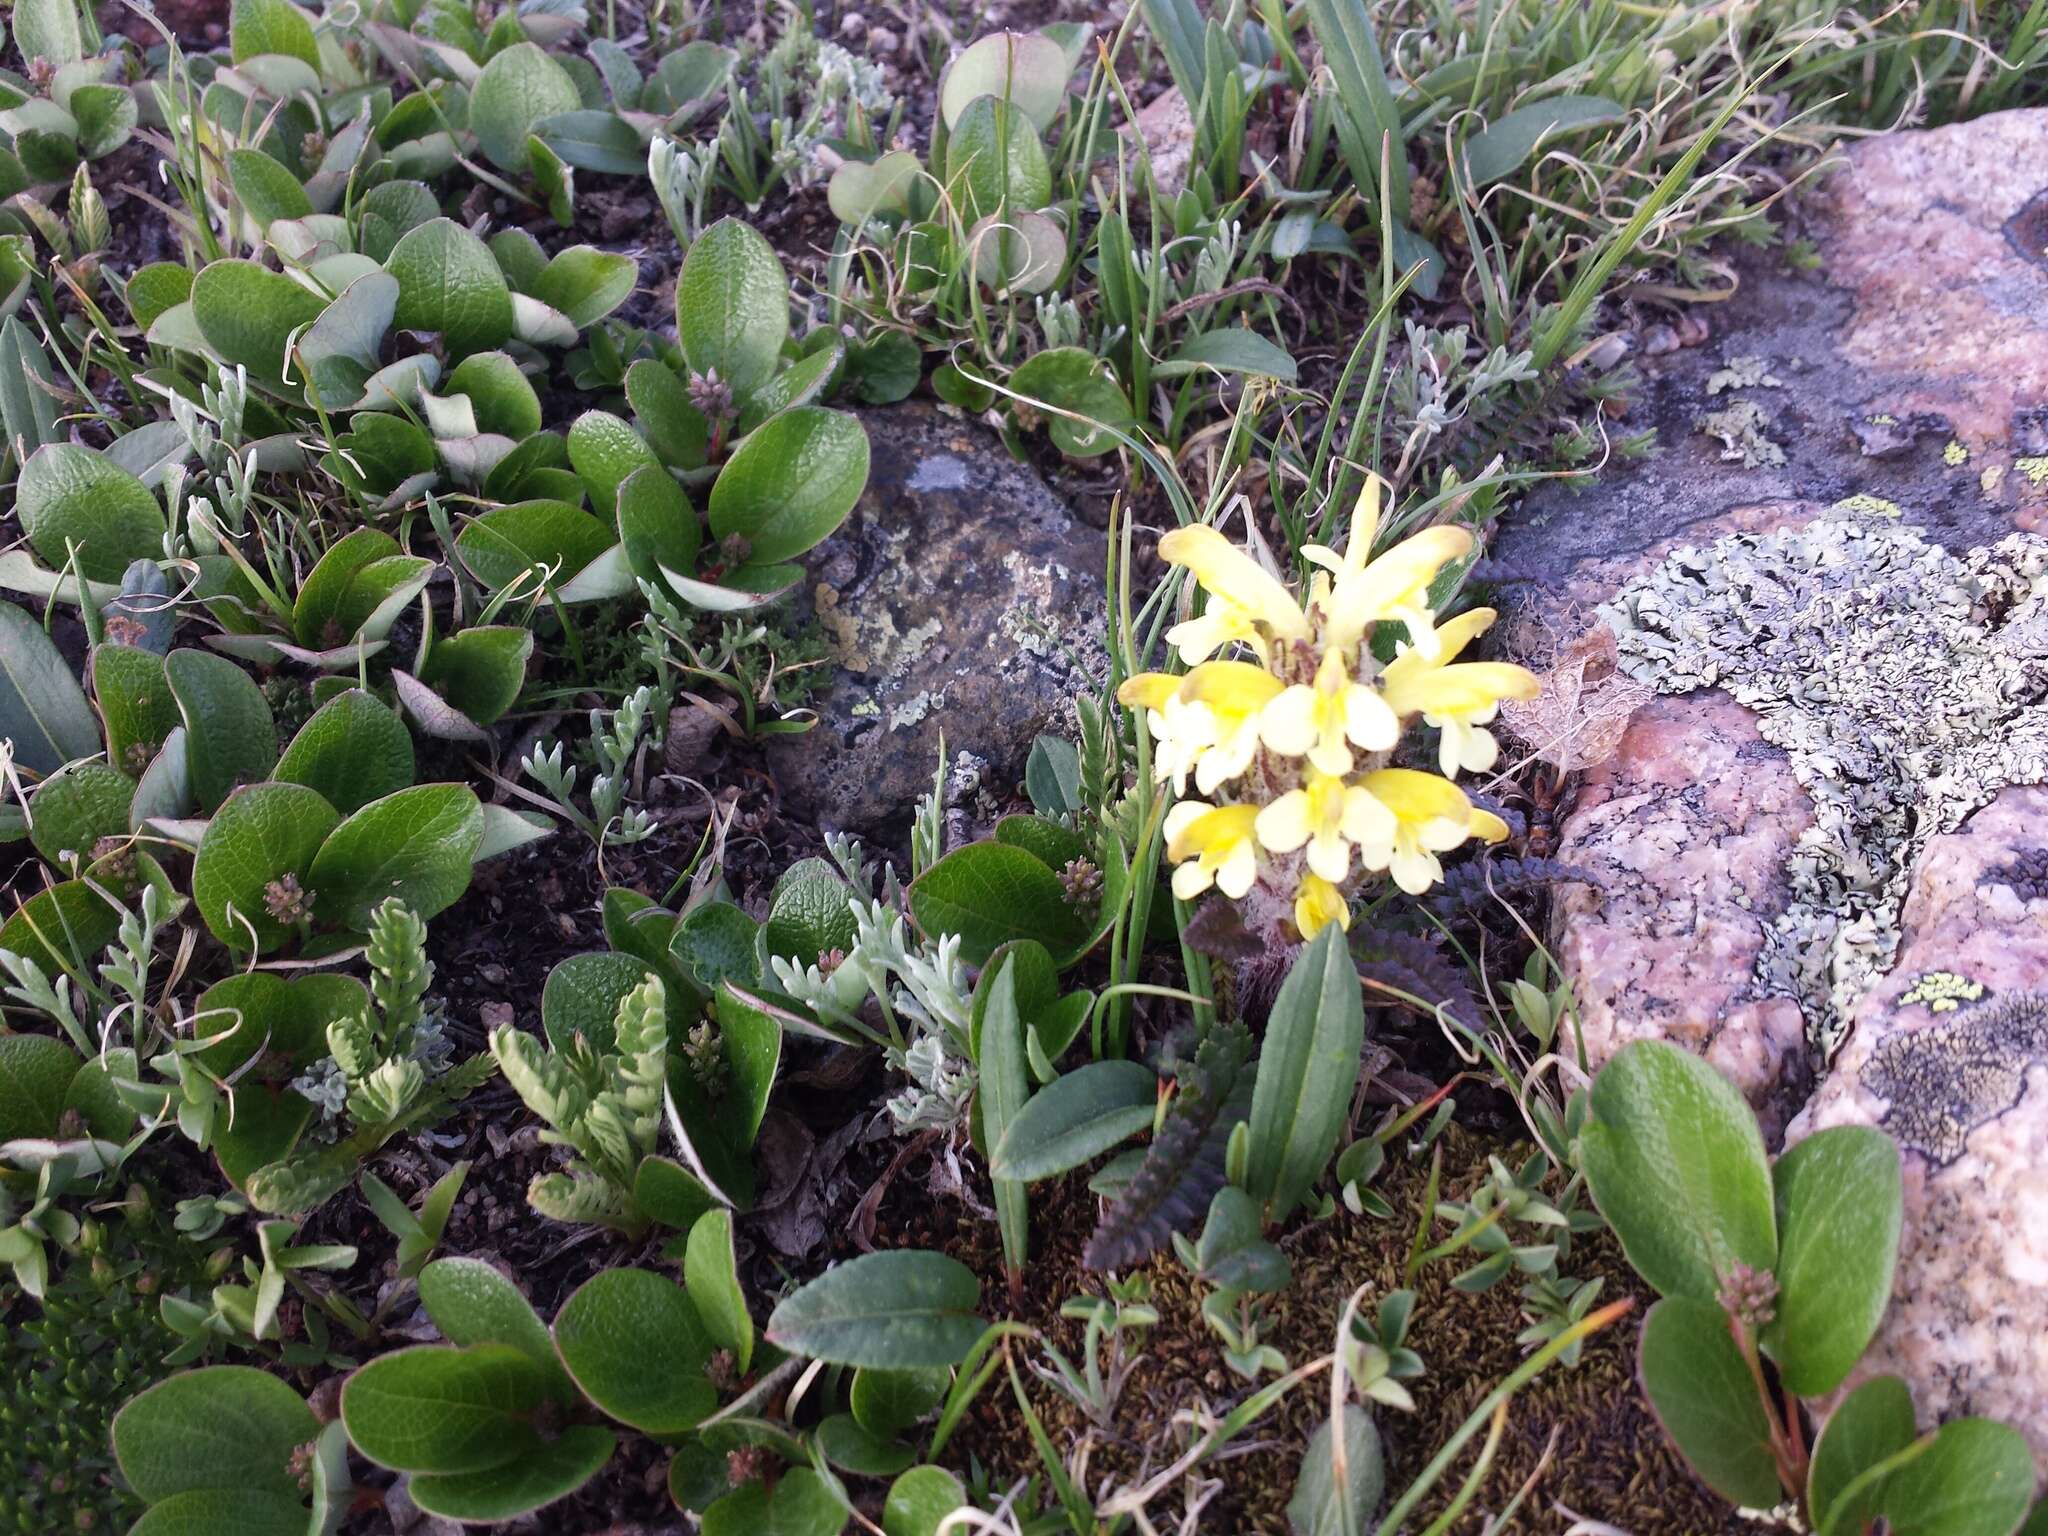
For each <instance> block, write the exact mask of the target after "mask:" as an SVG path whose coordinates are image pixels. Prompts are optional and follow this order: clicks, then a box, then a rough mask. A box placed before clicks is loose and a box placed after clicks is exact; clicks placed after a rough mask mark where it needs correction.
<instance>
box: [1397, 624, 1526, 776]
mask: <svg viewBox="0 0 2048 1536" xmlns="http://www.w3.org/2000/svg"><path fill="white" fill-rule="evenodd" d="M1493 620H1494V612H1493V610H1492V609H1491V608H1474V609H1473V610H1471V612H1469V613H1461V614H1459V615H1458V616H1457V617H1456V618H1455V619H1452V620H1450V621H1449V622H1448V623H1446V624H1445V625H1444V626H1443V628H1441V629H1440V630H1438V631H1437V637H1438V638H1439V639H1440V640H1441V641H1442V648H1441V650H1440V651H1439V653H1438V655H1437V657H1436V658H1435V659H1434V660H1432V659H1430V658H1429V657H1426V656H1424V655H1423V654H1422V653H1421V652H1420V651H1417V650H1406V651H1403V652H1402V653H1401V654H1400V655H1399V656H1397V657H1395V658H1394V660H1393V661H1391V662H1389V663H1388V665H1387V669H1386V670H1385V671H1384V672H1382V673H1381V674H1380V687H1381V688H1382V689H1383V690H1385V694H1386V701H1387V703H1388V704H1389V705H1391V706H1392V707H1393V709H1394V710H1396V711H1397V712H1398V713H1400V714H1403V715H1418V714H1419V715H1421V716H1422V718H1423V722H1424V723H1425V724H1427V725H1432V726H1435V727H1436V728H1437V729H1438V730H1440V731H1441V732H1442V733H1443V735H1442V738H1441V740H1440V741H1439V742H1438V747H1437V760H1438V764H1439V766H1440V767H1442V769H1443V771H1444V777H1446V778H1451V777H1454V776H1456V774H1457V772H1458V770H1459V769H1460V768H1463V769H1465V770H1467V771H1468V772H1471V773H1484V772H1486V770H1487V769H1489V768H1491V767H1492V766H1493V764H1494V759H1495V758H1496V757H1497V756H1498V755H1499V751H1500V748H1499V745H1498V744H1497V743H1496V742H1495V741H1494V739H1493V733H1492V732H1491V731H1488V730H1485V729H1483V727H1484V726H1485V725H1486V724H1487V723H1488V722H1489V721H1491V720H1492V719H1493V717H1494V716H1495V715H1496V714H1498V713H1499V712H1500V701H1501V700H1502V699H1533V698H1534V697H1536V695H1537V693H1538V692H1540V691H1541V689H1542V684H1541V683H1539V682H1538V681H1537V678H1536V674H1535V673H1533V672H1531V671H1529V670H1528V669H1527V668H1526V667H1517V666H1514V665H1511V664H1510V663H1508V662H1504V661H1463V662H1454V661H1453V660H1452V658H1454V657H1455V656H1456V655H1457V654H1458V653H1459V652H1460V651H1462V650H1463V649H1464V648H1465V647H1466V646H1467V645H1469V644H1470V643H1471V642H1472V640H1473V638H1474V637H1476V636H1478V635H1481V634H1484V633H1485V631H1486V629H1487V627H1488V626H1489V625H1491V624H1492V623H1493Z"/></svg>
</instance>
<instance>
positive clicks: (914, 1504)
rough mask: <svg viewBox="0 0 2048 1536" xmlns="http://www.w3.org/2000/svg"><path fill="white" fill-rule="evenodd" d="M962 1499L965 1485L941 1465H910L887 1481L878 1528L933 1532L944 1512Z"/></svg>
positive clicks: (889, 1533)
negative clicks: (892, 1480) (885, 1495)
mask: <svg viewBox="0 0 2048 1536" xmlns="http://www.w3.org/2000/svg"><path fill="white" fill-rule="evenodd" d="M966 1502H967V1490H966V1488H964V1487H963V1486H962V1485H961V1482H960V1479H959V1478H957V1477H955V1476H954V1475H953V1474H952V1473H950V1472H948V1471H947V1470H946V1469H945V1468H944V1467H912V1468H911V1469H910V1470H909V1471H908V1472H906V1473H904V1474H903V1475H902V1476H901V1477H899V1478H897V1479H896V1481H895V1482H893V1483H891V1484H890V1485H889V1497H888V1499H887V1500H886V1501H885V1502H884V1503H883V1505H882V1530H883V1531H884V1532H885V1533H886V1536H937V1532H938V1529H939V1527H940V1525H942V1524H943V1523H944V1522H945V1519H946V1516H948V1515H950V1514H952V1513H953V1511H954V1510H956V1509H958V1508H960V1507H961V1506H962V1505H963V1504H965V1503H966Z"/></svg>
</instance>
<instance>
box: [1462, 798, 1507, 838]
mask: <svg viewBox="0 0 2048 1536" xmlns="http://www.w3.org/2000/svg"><path fill="white" fill-rule="evenodd" d="M1467 827H1468V830H1469V831H1470V832H1471V834H1472V836H1474V837H1476V838H1478V839H1479V840H1480V841H1481V842H1482V843H1504V842H1506V841H1507V839H1508V824H1507V823H1506V822H1504V821H1502V820H1501V819H1500V818H1499V817H1498V816H1496V815H1494V814H1493V812H1491V811H1482V810H1480V809H1479V807H1477V806H1476V805H1475V806H1474V807H1473V808H1472V816H1471V820H1470V821H1469V822H1468V823H1467Z"/></svg>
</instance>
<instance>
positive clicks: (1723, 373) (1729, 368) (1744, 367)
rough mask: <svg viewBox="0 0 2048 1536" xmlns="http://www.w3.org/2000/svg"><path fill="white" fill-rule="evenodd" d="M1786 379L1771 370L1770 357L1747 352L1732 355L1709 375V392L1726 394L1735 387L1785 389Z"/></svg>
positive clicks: (1711, 393)
mask: <svg viewBox="0 0 2048 1536" xmlns="http://www.w3.org/2000/svg"><path fill="white" fill-rule="evenodd" d="M1784 387H1785V381H1784V380H1783V379H1781V378H1779V377H1778V376H1777V375H1776V374H1775V373H1773V372H1771V362H1770V359H1769V358H1766V357H1757V356H1755V355H1754V354H1747V355H1744V356H1742V357H1731V358H1729V359H1728V361H1727V362H1726V364H1724V365H1723V366H1722V367H1720V368H1717V369H1715V370H1714V371H1713V372H1712V373H1710V374H1708V375H1707V393H1708V394H1710V395H1720V394H1726V393H1727V392H1728V391H1729V390H1734V389H1783V388H1784Z"/></svg>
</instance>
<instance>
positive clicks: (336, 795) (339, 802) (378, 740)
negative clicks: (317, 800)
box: [276, 688, 413, 816]
mask: <svg viewBox="0 0 2048 1536" xmlns="http://www.w3.org/2000/svg"><path fill="white" fill-rule="evenodd" d="M412 775H413V751H412V733H411V732H410V731H408V730H407V729H406V728H405V723H404V722H403V721H402V720H400V719H399V718H398V716H397V715H395V714H393V713H392V712H391V710H390V709H389V708H388V707H387V706H386V705H385V704H384V703H383V702H382V701H381V700H379V699H378V698H377V697H376V696H375V695H374V694H369V693H365V692H364V691H363V690H362V689H360V688H350V689H348V690H346V691H345V692H342V693H338V694H336V695H335V696H334V697H333V698H331V699H329V700H328V701H327V702H326V703H325V704H323V705H321V706H320V707H319V708H318V709H317V710H315V711H314V712H313V717H312V718H311V719H310V720H308V721H307V722H306V723H305V724H304V725H302V726H300V727H299V733H298V735H296V736H294V737H293V738H292V741H291V745H290V746H288V747H286V748H285V751H284V756H282V757H280V758H279V759H278V760H277V769H276V777H277V778H278V779H279V780H280V781H281V782H284V783H287V784H303V785H305V786H306V787H307V788H309V789H314V790H318V791H319V792H320V795H321V796H322V798H324V799H325V800H326V801H327V803H328V804H329V805H331V806H333V807H334V808H335V810H336V811H338V812H340V813H341V814H342V815H344V816H346V815H347V814H348V813H349V812H351V811H355V810H360V809H361V808H362V807H363V806H365V805H368V804H369V803H370V802H371V801H372V800H375V799H378V798H380V797H382V796H384V795H388V794H391V793H393V792H394V791H396V790H401V789H404V788H405V787H406V786H407V785H409V784H411V783H412Z"/></svg>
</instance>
